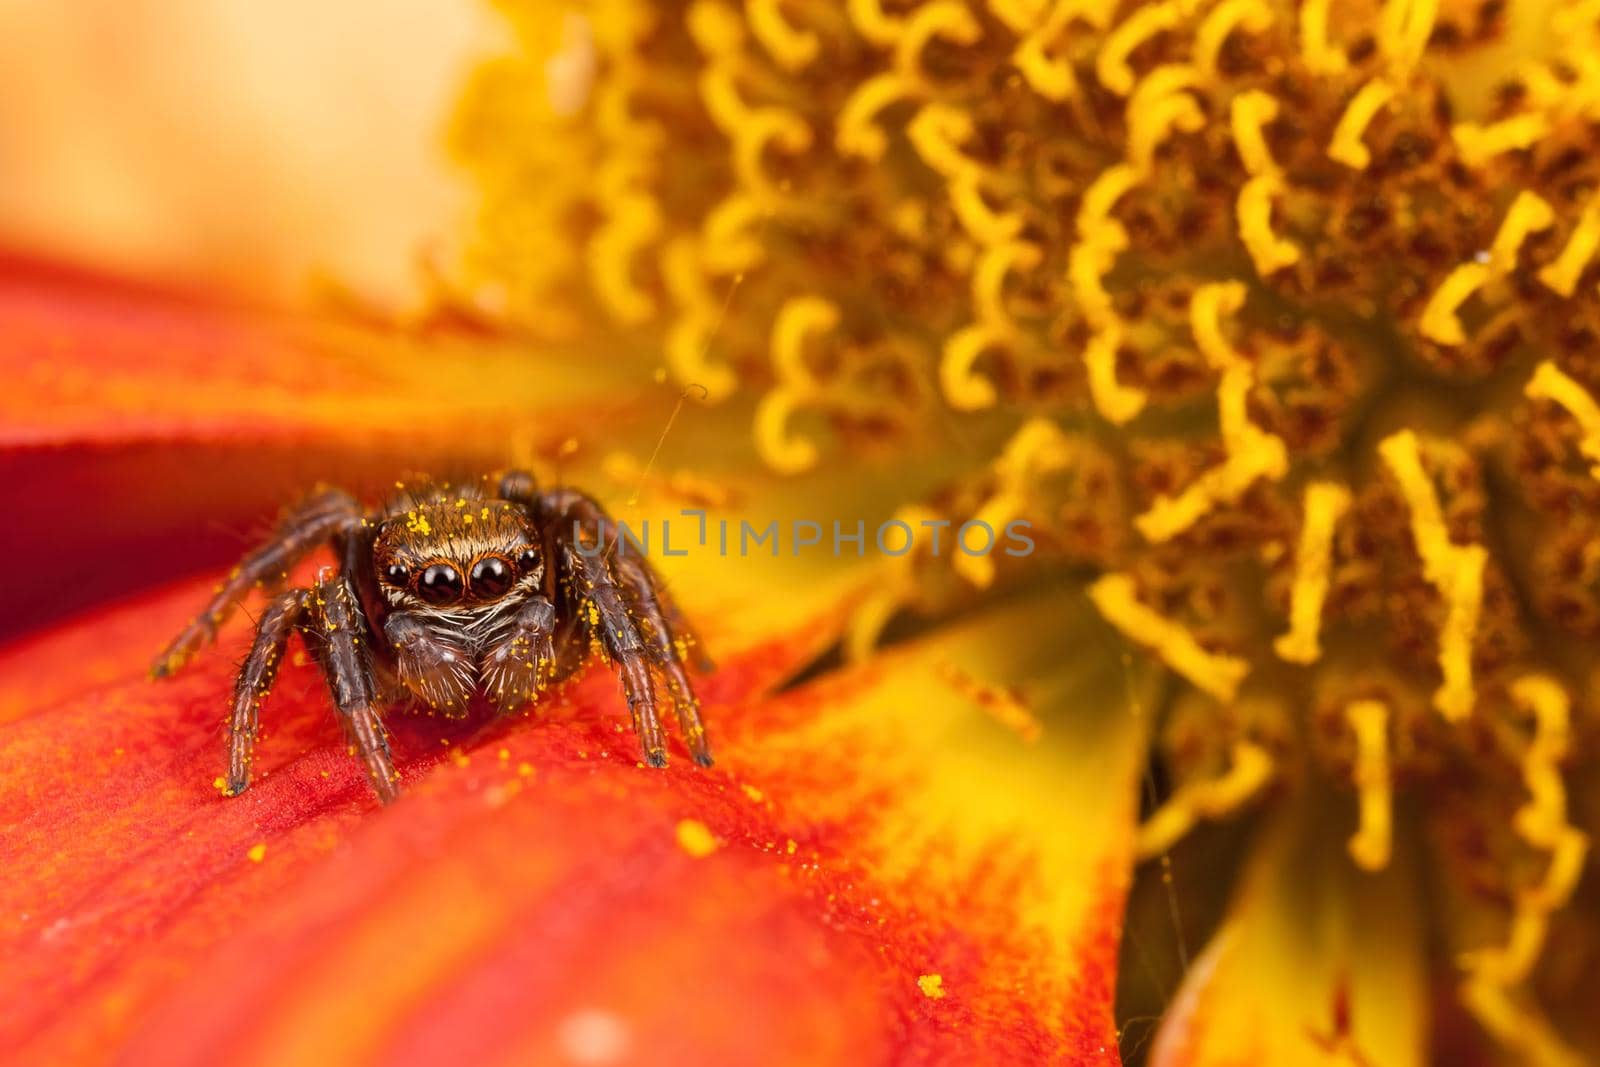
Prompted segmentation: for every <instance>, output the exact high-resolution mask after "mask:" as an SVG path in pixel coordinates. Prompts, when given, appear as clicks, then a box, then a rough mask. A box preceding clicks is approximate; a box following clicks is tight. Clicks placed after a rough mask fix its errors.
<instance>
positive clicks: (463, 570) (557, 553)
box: [154, 471, 711, 802]
mask: <svg viewBox="0 0 1600 1067" xmlns="http://www.w3.org/2000/svg"><path fill="white" fill-rule="evenodd" d="M491 485H493V488H492V490H491V489H490V488H489V486H491ZM610 525H611V520H610V519H609V518H608V517H607V515H606V513H605V511H604V509H603V508H601V506H600V505H599V504H597V503H596V502H595V501H594V500H592V499H591V498H590V497H588V496H585V495H584V494H583V493H580V492H576V491H574V490H571V489H551V490H542V491H541V490H540V489H539V488H538V486H537V484H536V483H535V481H534V479H533V477H532V476H531V475H529V474H526V473H524V472H521V471H513V472H511V473H509V474H506V475H505V476H504V477H502V478H500V479H499V480H498V483H497V484H496V483H492V482H491V480H488V479H486V480H485V483H484V485H483V486H481V487H480V486H454V485H428V486H426V487H424V488H422V489H418V490H414V491H402V493H401V494H400V495H398V496H397V497H395V498H394V499H392V500H390V501H389V502H388V503H387V504H386V505H385V506H384V507H382V508H380V509H378V510H377V511H376V512H369V511H366V510H365V509H363V508H362V507H361V505H360V504H359V503H357V501H356V500H355V499H354V498H353V497H351V496H350V495H349V494H347V493H344V492H341V491H338V490H328V491H324V492H321V493H318V494H316V495H314V496H312V497H311V498H309V499H308V500H306V501H305V502H304V503H303V504H301V505H300V506H299V507H298V508H296V509H295V511H294V512H293V513H291V514H290V516H289V517H288V518H287V519H286V520H285V521H284V523H283V525H282V526H281V527H280V528H279V530H278V532H277V534H276V535H275V536H274V537H273V538H272V539H271V540H270V541H268V542H267V543H266V544H265V545H263V546H262V547H261V548H259V549H257V550H256V551H255V552H252V553H251V554H250V555H249V556H246V557H245V559H244V561H243V562H242V563H240V564H239V566H237V567H236V568H234V570H233V571H232V572H231V573H230V574H229V576H228V579H227V580H226V581H225V582H224V583H223V584H222V585H221V587H219V588H218V590H217V593H216V595H215V596H214V597H212V598H211V602H210V603H209V604H207V605H206V608H205V610H204V611H202V612H201V613H200V615H199V617H198V618H196V619H195V620H194V622H192V623H190V624H189V625H188V626H187V627H186V628H185V629H184V631H183V632H182V633H181V634H179V635H178V637H177V639H176V640H175V641H173V643H172V644H171V646H170V647H168V649H167V650H166V651H165V652H164V653H162V655H161V656H160V658H159V659H157V660H156V664H155V667H154V673H155V674H156V675H158V676H160V675H167V674H171V673H172V672H173V671H175V670H177V669H178V668H179V667H180V666H182V664H183V662H184V661H185V660H186V659H188V658H189V656H190V655H191V654H192V653H193V652H194V651H195V649H197V648H199V647H200V646H201V645H202V644H204V643H205V642H207V641H209V640H211V639H212V638H213V637H215V635H216V632H217V627H218V626H219V625H220V624H221V623H222V621H223V619H225V618H226V617H227V615H228V614H229V613H230V612H231V611H232V610H233V608H234V606H235V605H236V604H237V602H238V601H239V599H240V598H241V597H243V596H244V595H245V594H246V593H248V592H249V591H250V590H251V589H252V588H254V587H255V586H257V585H266V586H269V587H271V586H273V585H278V586H280V587H281V584H282V583H283V582H284V581H285V580H286V576H287V572H288V570H289V568H290V567H291V566H293V565H294V563H295V562H297V561H298V560H300V559H301V558H302V557H304V556H305V555H307V554H308V553H310V552H311V551H312V550H314V549H316V548H319V547H321V546H322V545H324V544H331V545H332V547H333V551H334V554H335V556H336V557H337V559H338V561H339V565H338V567H337V569H335V570H331V571H324V572H323V573H321V574H320V575H318V577H317V579H316V581H315V582H314V583H313V584H312V585H311V586H310V587H308V588H301V589H290V590H288V591H285V592H278V593H277V594H276V595H275V596H274V597H273V598H272V600H271V602H270V603H269V604H268V605H267V607H266V609H265V610H264V611H263V612H262V613H261V617H260V619H259V620H258V622H257V625H256V637H255V643H254V645H252V646H251V649H250V653H249V655H248V656H247V657H246V658H245V661H244V665H243V667H241V668H240V671H239V677H238V681H237V682H236V684H235V686H234V694H233V708H232V713H231V714H230V716H229V718H228V773H227V777H226V779H225V780H224V783H223V784H224V792H226V793H227V794H228V795H230V796H234V795H237V794H238V793H240V792H241V791H243V790H244V788H245V787H246V786H247V785H249V783H250V757H251V750H252V747H253V746H254V743H255V734H256V724H257V715H258V712H259V710H260V707H261V704H262V702H263V701H264V700H265V699H266V696H267V693H268V691H269V690H270V689H271V688H272V682H273V679H274V677H275V676H276V675H277V671H278V664H279V663H280V662H281V661H282V659H283V653H284V647H285V645H286V644H287V643H288V640H289V637H290V635H291V634H293V633H299V634H300V636H301V639H302V640H303V641H304V643H305V645H306V648H307V649H308V650H309V651H310V652H311V655H312V657H313V658H314V659H315V660H316V662H317V663H318V664H319V665H320V666H321V668H322V671H323V674H324V675H325V676H326V677H327V680H328V688H329V690H330V691H331V693H332V696H333V703H334V706H335V708H336V709H337V711H338V715H339V719H340V721H341V722H342V723H343V724H344V727H345V731H346V733H347V735H348V737H349V739H350V743H351V745H352V747H353V750H354V751H355V753H356V754H357V755H359V756H360V758H361V761H362V763H363V764H364V765H365V767H366V772H367V777H368V778H369V779H370V780H371V782H372V788H373V789H374V790H375V791H376V792H377V794H378V797H379V798H380V799H381V800H383V801H384V802H388V801H391V800H393V799H394V798H395V797H396V796H398V795H399V786H398V783H399V776H398V775H397V774H396V772H395V769H394V763H393V762H392V760H391V759H390V755H389V745H388V741H387V738H386V736H385V733H384V728H383V722H382V718H381V714H380V713H381V711H382V709H383V708H384V707H386V706H388V705H390V704H393V703H395V702H397V701H402V700H406V699H407V698H409V699H410V700H412V701H420V702H421V703H422V704H424V705H426V706H427V707H429V708H432V709H434V710H436V711H439V712H442V713H444V714H446V715H465V714H467V711H468V708H469V705H470V704H471V702H472V701H473V699H474V697H476V696H478V695H480V694H481V695H482V696H484V697H487V698H488V701H489V702H490V703H492V704H493V705H494V706H495V707H496V708H498V709H499V710H500V711H502V712H504V711H508V710H510V709H513V708H516V707H518V706H520V705H522V704H524V703H526V702H527V701H529V700H532V699H534V698H535V697H537V696H538V694H539V692H540V691H541V690H543V689H544V688H546V687H547V686H549V685H550V684H552V683H554V682H556V681H559V680H561V679H563V678H565V677H567V676H568V675H570V674H571V673H573V672H574V671H575V670H577V668H578V667H579V666H581V665H582V664H583V663H584V662H585V661H586V660H587V659H588V657H589V654H590V650H591V648H592V647H594V646H595V645H598V646H599V648H600V650H601V652H602V653H603V654H604V655H605V656H606V658H607V659H609V660H610V661H611V663H612V664H613V665H614V666H615V668H616V670H617V672H618V673H619V674H620V675H621V678H622V688H623V692H624V694H625V696H626V698H627V702H628V709H629V711H630V712H631V714H632V716H633V728H634V731H635V733H637V734H638V737H639V742H640V744H641V746H642V747H643V749H644V756H645V759H646V760H647V761H648V762H649V763H650V764H652V765H653V766H656V767H661V766H665V765H666V762H667V744H666V737H665V734H664V733H663V731H662V726H661V714H660V710H661V705H662V704H663V703H665V702H667V701H670V702H671V704H672V705H673V707H674V708H675V709H676V711H677V715H678V723H679V725H680V727H681V728H682V730H683V734H684V738H685V740H686V741H687V742H688V745H689V751H690V753H691V754H692V755H693V756H694V759H695V762H696V763H698V764H700V765H701V766H703V767H705V766H710V765H711V750H710V748H709V746H708V745H707V742H706V731H705V725H704V724H703V723H702V722H701V719H700V708H699V705H698V704H697V703H696V701H695V696H694V692H693V690H692V689H691V688H690V686H689V679H688V676H687V674H686V673H685V671H684V663H683V660H684V651H685V649H686V648H687V646H688V635H687V634H686V633H685V632H684V630H683V625H682V621H681V619H680V618H679V617H678V615H677V613H676V611H675V610H674V608H673V606H672V604H671V601H670V600H669V598H668V597H667V596H666V594H665V592H664V590H663V589H662V588H661V585H660V582H659V580H658V579H657V578H656V576H655V574H654V573H653V572H652V571H651V569H650V567H649V565H648V564H647V563H646V562H645V561H644V560H643V559H642V558H641V557H639V556H636V555H629V554H627V553H625V552H621V551H616V550H615V546H616V544H617V541H616V539H615V538H614V537H612V538H607V536H606V530H607V528H608V527H609V526H610ZM602 545H609V546H610V547H606V548H605V549H604V550H603V551H602V550H601V548H600V546H602ZM663 692H664V693H665V699H663Z"/></svg>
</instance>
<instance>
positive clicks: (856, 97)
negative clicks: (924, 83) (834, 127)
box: [834, 72, 920, 163]
mask: <svg viewBox="0 0 1600 1067" xmlns="http://www.w3.org/2000/svg"><path fill="white" fill-rule="evenodd" d="M919 94H920V89H919V87H918V86H917V84H916V83H915V82H913V81H911V80H910V79H908V78H906V77H904V76H903V75H901V74H898V73H895V72H889V73H886V74H878V75H874V76H873V77H871V78H868V79H867V80H866V81H864V82H862V83H861V84H860V85H858V86H856V88H855V91H854V92H852V93H851V94H850V96H849V97H848V98H847V99H846V100H845V102H844V105H843V106H842V107H840V109H839V119H838V131H837V132H836V133H835V134H834V145H835V146H836V147H837V148H838V149H839V152H840V154H842V155H846V156H860V157H861V158H863V159H865V160H867V161H868V162H869V163H876V162H877V161H878V160H880V159H882V158H883V154H884V152H886V151H888V148H889V139H888V138H887V137H885V136H884V133H883V131H882V130H881V129H879V128H878V125H877V118H878V113H879V112H880V111H882V110H883V109H884V108H886V107H888V106H889V105H890V104H893V103H895V102H896V101H898V100H904V99H907V98H908V97H916V96H917V95H919Z"/></svg>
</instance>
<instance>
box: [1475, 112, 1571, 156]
mask: <svg viewBox="0 0 1600 1067" xmlns="http://www.w3.org/2000/svg"><path fill="white" fill-rule="evenodd" d="M1549 133H1550V120H1549V119H1547V118H1545V116H1544V115H1542V114H1540V113H1539V112H1537V111H1531V112H1527V113H1525V114H1522V115H1513V116H1512V117H1511V118H1508V119H1501V120H1500V121H1499V122H1491V123H1488V124H1487V125H1482V124H1479V123H1476V122H1462V123H1457V124H1456V125H1455V126H1454V127H1453V128H1452V129H1451V130H1450V139H1451V140H1453V141H1454V142H1455V143H1456V151H1457V152H1460V153H1461V162H1463V163H1465V164H1466V165H1467V166H1469V167H1481V166H1483V165H1484V164H1485V163H1487V162H1489V161H1490V160H1491V159H1493V158H1494V157H1495V156H1498V155H1500V154H1501V153H1502V152H1510V151H1512V150H1514V149H1519V148H1531V147H1533V146H1534V145H1536V144H1538V143H1539V142H1540V141H1541V140H1543V139H1544V138H1545V137H1546V136H1547V135H1548V134H1549Z"/></svg>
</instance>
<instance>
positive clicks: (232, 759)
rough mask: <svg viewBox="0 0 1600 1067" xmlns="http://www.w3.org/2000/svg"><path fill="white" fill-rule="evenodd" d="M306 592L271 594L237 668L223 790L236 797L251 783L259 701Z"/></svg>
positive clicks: (303, 607)
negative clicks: (251, 764) (242, 660)
mask: <svg viewBox="0 0 1600 1067" xmlns="http://www.w3.org/2000/svg"><path fill="white" fill-rule="evenodd" d="M307 595H308V594H307V591H306V590H304V589H293V590H290V591H289V592H287V593H281V594H279V595H278V596H277V597H274V598H273V600H272V603H270V604H268V605H267V609H266V610H265V611H263V612H262V613H261V618H260V619H259V620H258V621H257V623H256V636H255V641H254V643H253V644H251V646H250V653H249V655H248V656H246V657H245V661H244V666H243V667H241V668H240V669H239V677H238V680H237V681H236V682H235V683H234V688H233V713H232V714H231V715H229V717H228V777H227V779H226V781H225V782H224V783H223V792H224V794H226V795H227V796H230V797H236V796H238V795H239V794H240V793H242V792H244V791H245V787H246V786H248V785H249V784H250V757H251V753H252V752H253V751H254V748H255V740H256V727H257V724H258V722H259V715H260V711H261V705H262V703H263V702H264V701H265V700H266V699H267V694H268V693H269V692H271V691H272V683H273V681H274V680H276V678H277V677H278V666H279V664H281V663H282V662H283V651H284V648H285V646H286V645H287V644H288V642H289V635H290V634H291V633H293V632H294V630H295V628H296V627H297V626H299V625H300V620H301V619H302V618H303V617H304V615H305V610H306V598H307Z"/></svg>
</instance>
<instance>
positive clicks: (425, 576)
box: [417, 563, 462, 604]
mask: <svg viewBox="0 0 1600 1067" xmlns="http://www.w3.org/2000/svg"><path fill="white" fill-rule="evenodd" d="M461 591H462V582H461V575H460V574H459V573H458V572H457V571H456V569H455V568H454V567H452V566H450V564H448V563H435V564H432V565H431V566H429V567H428V569H427V570H425V571H423V572H422V577H421V578H419V579H417V595H418V596H420V597H422V599H423V600H426V601H427V602H428V603H430V604H448V603H450V602H451V601H452V600H459V599H461Z"/></svg>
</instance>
